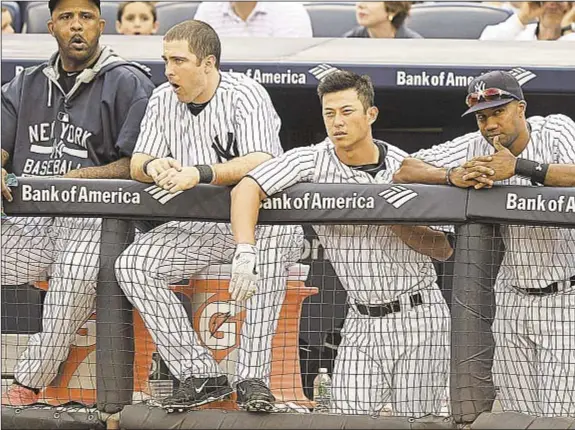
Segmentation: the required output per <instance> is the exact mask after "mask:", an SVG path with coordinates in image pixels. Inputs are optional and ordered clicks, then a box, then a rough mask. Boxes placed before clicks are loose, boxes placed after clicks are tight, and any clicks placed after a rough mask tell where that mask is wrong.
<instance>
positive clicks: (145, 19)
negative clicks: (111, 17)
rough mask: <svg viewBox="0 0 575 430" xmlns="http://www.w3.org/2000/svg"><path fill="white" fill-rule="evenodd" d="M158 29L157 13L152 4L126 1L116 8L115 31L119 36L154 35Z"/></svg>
mask: <svg viewBox="0 0 575 430" xmlns="http://www.w3.org/2000/svg"><path fill="white" fill-rule="evenodd" d="M158 27H159V23H158V13H157V12H156V6H155V4H154V2H149V1H128V2H123V3H120V5H119V6H118V19H117V21H116V31H117V32H118V33H119V34H125V35H150V34H156V32H157V31H158Z"/></svg>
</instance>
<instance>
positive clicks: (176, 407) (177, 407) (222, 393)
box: [161, 387, 234, 414]
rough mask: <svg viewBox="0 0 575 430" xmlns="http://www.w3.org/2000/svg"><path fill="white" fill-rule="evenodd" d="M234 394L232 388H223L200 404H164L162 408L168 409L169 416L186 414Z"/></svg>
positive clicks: (199, 402)
mask: <svg viewBox="0 0 575 430" xmlns="http://www.w3.org/2000/svg"><path fill="white" fill-rule="evenodd" d="M233 392H234V390H233V389H232V388H231V387H225V388H221V389H220V390H218V391H216V392H213V393H210V395H209V397H206V398H205V399H203V400H200V401H198V402H194V403H185V404H179V403H169V404H165V405H164V404H163V405H162V406H161V407H162V408H163V409H166V411H167V412H168V413H169V414H170V413H172V412H184V411H187V410H189V409H194V408H197V407H199V406H203V405H207V404H208V403H212V402H216V401H218V400H222V399H224V398H226V397H228V396H229V395H230V394H232V393H233Z"/></svg>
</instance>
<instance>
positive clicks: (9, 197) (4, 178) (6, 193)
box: [2, 168, 12, 202]
mask: <svg viewBox="0 0 575 430" xmlns="http://www.w3.org/2000/svg"><path fill="white" fill-rule="evenodd" d="M7 177H8V172H7V171H6V169H4V168H2V197H4V198H5V199H6V200H7V201H9V202H11V201H12V192H11V191H10V188H8V184H7Z"/></svg>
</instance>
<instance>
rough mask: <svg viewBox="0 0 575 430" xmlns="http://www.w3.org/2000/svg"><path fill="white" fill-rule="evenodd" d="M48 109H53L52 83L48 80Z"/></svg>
mask: <svg viewBox="0 0 575 430" xmlns="http://www.w3.org/2000/svg"><path fill="white" fill-rule="evenodd" d="M48 107H52V81H51V80H50V79H48Z"/></svg>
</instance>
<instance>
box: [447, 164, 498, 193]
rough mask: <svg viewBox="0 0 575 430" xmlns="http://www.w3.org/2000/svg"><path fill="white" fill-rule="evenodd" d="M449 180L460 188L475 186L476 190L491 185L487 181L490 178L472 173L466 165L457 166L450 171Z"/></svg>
mask: <svg viewBox="0 0 575 430" xmlns="http://www.w3.org/2000/svg"><path fill="white" fill-rule="evenodd" d="M448 175H449V181H450V182H451V183H452V184H453V185H454V186H456V187H458V188H475V189H476V190H478V189H480V188H483V187H485V186H487V187H489V188H490V187H491V186H492V185H493V184H491V185H489V184H488V183H487V181H488V179H487V178H484V177H482V175H481V174H471V172H470V171H469V170H467V169H466V168H465V167H464V166H461V167H456V168H454V169H451V170H450V171H448Z"/></svg>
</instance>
